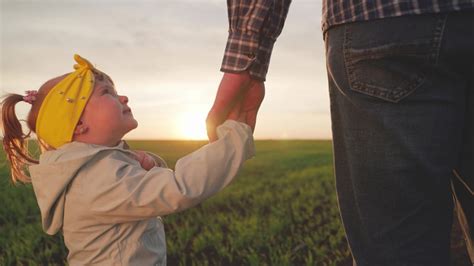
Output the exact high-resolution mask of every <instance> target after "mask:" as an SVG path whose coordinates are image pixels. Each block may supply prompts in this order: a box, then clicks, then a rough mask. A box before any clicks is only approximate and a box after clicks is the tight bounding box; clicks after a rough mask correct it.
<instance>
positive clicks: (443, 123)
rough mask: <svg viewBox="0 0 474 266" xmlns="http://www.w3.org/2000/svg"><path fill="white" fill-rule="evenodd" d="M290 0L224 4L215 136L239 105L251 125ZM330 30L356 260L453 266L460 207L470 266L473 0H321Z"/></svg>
mask: <svg viewBox="0 0 474 266" xmlns="http://www.w3.org/2000/svg"><path fill="white" fill-rule="evenodd" d="M289 5H290V0H287V1H265V0H261V1H243V0H241V1H231V0H230V1H228V10H229V22H230V31H229V39H228V43H227V47H226V53H225V56H224V60H223V65H222V69H221V70H222V71H224V72H226V73H225V74H224V77H223V79H222V82H221V84H220V86H219V89H218V92H217V96H216V100H215V102H214V105H213V107H212V108H211V111H210V112H209V115H208V119H207V123H208V134H209V137H210V140H211V141H212V140H214V139H215V136H214V133H213V132H214V128H215V126H216V125H217V124H219V123H221V122H222V121H223V120H224V119H225V118H226V117H227V115H228V112H229V110H230V109H231V108H239V107H240V108H241V109H242V110H243V111H245V112H247V115H248V119H247V120H248V121H249V122H250V123H253V125H255V118H256V114H257V111H258V108H259V106H260V103H261V101H262V100H263V95H264V93H263V92H264V85H263V81H264V80H265V74H266V70H267V68H268V62H269V59H270V55H271V48H272V47H273V43H274V41H275V40H276V37H277V36H278V35H279V33H280V32H281V29H282V27H283V24H284V21H285V18H286V13H287V11H288V7H289ZM322 28H323V33H324V36H325V42H326V56H327V70H328V81H329V90H330V99H331V118H332V127H333V143H334V144H333V145H334V159H335V173H336V186H337V193H338V200H339V207H340V211H341V216H342V220H343V224H344V228H345V230H346V235H347V239H348V242H349V246H350V248H351V252H352V255H353V258H354V261H355V263H357V265H359V266H361V265H448V264H449V244H450V231H451V225H452V218H453V217H452V213H453V206H454V204H456V207H457V209H458V216H459V220H460V223H461V225H462V227H463V229H464V231H463V232H464V235H465V237H466V246H467V248H468V253H469V255H470V257H471V260H472V261H473V262H474V247H473V245H472V237H473V231H472V230H474V229H473V228H474V202H473V194H472V190H473V188H474V156H473V153H474V109H473V106H474V81H473V77H474V68H473V63H472V62H473V61H474V52H473V51H474V49H473V48H472V47H474V2H473V1H471V0H469V1H463V0H458V1H437V0H433V1H429V2H427V1H417V0H405V1H404V0H399V1H383V0H378V1H369V0H366V1H350V0H340V1H335V0H323V21H322ZM236 106H237V107H236ZM452 190H454V191H455V193H452ZM453 195H454V198H455V200H454V201H453ZM453 202H454V204H453ZM469 228H471V231H469Z"/></svg>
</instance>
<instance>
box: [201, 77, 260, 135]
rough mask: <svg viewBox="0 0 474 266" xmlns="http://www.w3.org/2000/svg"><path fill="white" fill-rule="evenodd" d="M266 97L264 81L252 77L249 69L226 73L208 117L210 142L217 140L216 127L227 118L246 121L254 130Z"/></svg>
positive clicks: (207, 125) (207, 124)
mask: <svg viewBox="0 0 474 266" xmlns="http://www.w3.org/2000/svg"><path fill="white" fill-rule="evenodd" d="M264 97H265V85H264V83H263V81H258V80H255V79H252V78H251V77H250V75H249V74H248V72H247V71H245V72H241V73H224V76H223V77H222V80H221V83H220V84H219V88H218V89H217V94H216V99H215V100H214V104H213V106H212V107H211V110H210V111H209V114H208V115H207V119H206V127H207V136H208V137H209V142H214V141H216V140H217V133H216V128H217V126H219V125H220V124H222V123H223V122H224V121H225V120H227V119H233V120H237V121H239V122H243V123H246V124H247V125H249V126H250V127H251V128H252V132H253V131H254V130H255V124H256V120H257V113H258V109H259V108H260V105H261V103H262V101H263V98H264Z"/></svg>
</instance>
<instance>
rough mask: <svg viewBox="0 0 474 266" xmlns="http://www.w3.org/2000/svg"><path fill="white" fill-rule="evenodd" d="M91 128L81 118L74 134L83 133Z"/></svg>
mask: <svg viewBox="0 0 474 266" xmlns="http://www.w3.org/2000/svg"><path fill="white" fill-rule="evenodd" d="M88 129H89V128H88V127H87V126H86V125H85V124H84V123H83V122H82V120H79V122H77V125H76V129H74V135H81V134H84V133H86V132H87V130H88Z"/></svg>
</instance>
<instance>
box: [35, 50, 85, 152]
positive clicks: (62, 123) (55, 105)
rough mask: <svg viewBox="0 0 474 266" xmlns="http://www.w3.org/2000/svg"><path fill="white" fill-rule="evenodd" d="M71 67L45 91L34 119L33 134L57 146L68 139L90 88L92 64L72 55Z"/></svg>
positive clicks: (69, 139) (71, 134)
mask: <svg viewBox="0 0 474 266" xmlns="http://www.w3.org/2000/svg"><path fill="white" fill-rule="evenodd" d="M74 60H76V62H77V64H75V65H74V69H75V71H74V72H72V73H70V74H69V75H67V76H66V77H65V78H64V79H63V80H61V81H60V82H59V83H58V84H56V86H54V87H53V88H52V89H51V90H50V91H49V93H48V95H46V97H45V99H44V100H43V103H42V104H41V108H40V110H39V113H38V118H37V119H36V134H37V135H38V137H39V138H41V139H42V140H44V141H45V142H46V143H48V144H49V145H50V146H53V147H54V148H58V147H60V146H61V145H63V144H66V143H68V142H71V140H72V136H73V134H74V130H75V128H76V124H77V122H78V121H79V119H80V118H81V114H82V111H83V110H84V108H85V106H86V103H87V101H88V100H89V98H90V96H91V94H92V92H93V90H94V73H93V70H94V66H93V65H92V64H91V63H90V62H89V61H87V60H86V59H84V58H82V57H80V56H79V55H77V54H75V55H74Z"/></svg>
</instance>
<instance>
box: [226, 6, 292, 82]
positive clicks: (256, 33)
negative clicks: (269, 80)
mask: <svg viewBox="0 0 474 266" xmlns="http://www.w3.org/2000/svg"><path fill="white" fill-rule="evenodd" d="M290 3H291V0H254V1H252V0H228V1H227V11H228V18H229V36H228V39H227V45H226V48H225V52H224V58H223V60H222V66H221V71H223V72H230V73H240V72H243V71H246V70H248V71H249V74H250V76H251V77H252V78H253V79H257V80H261V81H265V79H266V75H267V72H268V66H269V64H270V57H271V54H272V50H273V45H274V43H275V41H276V39H277V37H278V36H279V35H280V33H281V31H282V29H283V26H284V24H285V20H286V16H287V14H288V9H289V7H290Z"/></svg>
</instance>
